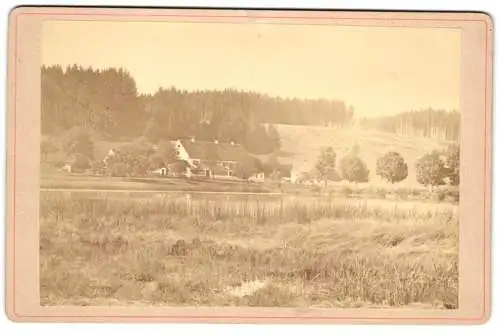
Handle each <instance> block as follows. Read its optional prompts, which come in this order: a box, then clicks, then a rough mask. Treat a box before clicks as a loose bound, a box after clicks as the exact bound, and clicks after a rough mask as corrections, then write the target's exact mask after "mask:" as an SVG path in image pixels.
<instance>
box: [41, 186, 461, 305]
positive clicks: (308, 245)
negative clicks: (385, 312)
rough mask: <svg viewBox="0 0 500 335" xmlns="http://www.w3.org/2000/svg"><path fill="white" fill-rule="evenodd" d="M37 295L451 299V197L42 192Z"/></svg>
mask: <svg viewBox="0 0 500 335" xmlns="http://www.w3.org/2000/svg"><path fill="white" fill-rule="evenodd" d="M40 206H41V208H40V210H41V211H40V213H41V214H40V216H41V217H40V228H41V230H40V280H41V283H40V289H41V304H42V305H129V304H138V305H163V306H259V307H264V306H265V307H340V308H343V307H345V308H349V307H358V308H360V307H365V308H372V307H373V308H388V307H410V308H457V307H458V259H457V257H458V218H457V212H456V206H454V205H451V204H433V205H430V204H423V203H417V202H389V201H387V200H366V199H358V200H355V199H342V198H335V199H319V198H316V199H306V198H294V197H287V198H284V199H283V198H281V197H264V196H255V197H227V196H225V197H214V196H210V197H179V196H165V195H162V196H158V195H155V194H154V193H152V194H151V195H140V196H139V195H135V196H133V195H132V194H120V195H111V194H106V193H95V194H92V195H89V194H88V193H87V194H81V193H78V192H47V193H46V192H42V193H41V199H40Z"/></svg>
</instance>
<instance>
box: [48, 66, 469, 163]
mask: <svg viewBox="0 0 500 335" xmlns="http://www.w3.org/2000/svg"><path fill="white" fill-rule="evenodd" d="M41 96H42V101H41V130H42V134H43V135H48V136H58V134H61V133H63V132H65V131H67V130H68V129H71V128H74V127H80V128H83V129H86V130H88V131H91V132H92V133H94V134H98V136H99V137H101V138H103V139H106V140H112V141H127V140H132V139H135V138H138V137H141V136H145V137H146V138H147V139H148V140H150V141H151V142H153V143H157V142H159V141H160V140H169V139H174V138H186V137H190V136H194V137H196V138H197V139H200V140H213V139H217V140H219V141H221V142H229V141H233V142H235V143H239V144H242V145H243V146H244V147H245V148H246V150H248V151H249V152H251V153H255V154H269V153H272V152H275V151H277V150H279V149H280V147H281V140H280V134H279V133H278V131H277V130H276V127H275V126H274V125H276V124H282V125H298V126H320V127H336V128H347V126H349V125H351V124H352V123H353V118H354V108H353V107H352V106H349V105H347V104H346V103H345V102H343V101H340V100H326V99H290V98H280V97H271V96H268V95H266V94H261V93H255V92H244V91H239V90H234V89H226V90H222V91H208V90H198V91H186V90H179V89H176V88H174V87H171V88H168V89H165V88H159V89H158V90H157V91H156V92H155V93H154V94H142V93H139V92H138V90H137V86H136V82H135V80H134V78H133V77H132V76H131V75H130V73H129V72H127V71H126V70H124V69H122V68H119V69H117V68H108V69H93V68H83V67H81V66H77V65H73V66H68V67H66V68H63V67H61V66H42V67H41ZM359 124H360V125H361V126H362V127H365V128H367V129H372V130H373V129H375V130H377V131H382V132H389V133H391V132H392V133H403V134H412V135H419V136H425V137H434V136H438V137H444V138H445V139H451V140H454V139H456V138H458V136H459V131H460V115H459V113H458V112H453V111H452V112H446V111H435V110H432V109H428V110H424V111H414V112H408V113H404V114H400V115H397V116H393V117H383V118H375V119H362V120H360V122H359Z"/></svg>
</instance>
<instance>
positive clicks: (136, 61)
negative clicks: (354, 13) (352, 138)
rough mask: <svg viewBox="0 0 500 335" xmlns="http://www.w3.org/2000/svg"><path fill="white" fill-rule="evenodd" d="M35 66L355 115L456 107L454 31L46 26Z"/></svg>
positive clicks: (145, 86)
mask: <svg viewBox="0 0 500 335" xmlns="http://www.w3.org/2000/svg"><path fill="white" fill-rule="evenodd" d="M41 48H42V63H43V64H45V65H53V64H61V65H63V66H66V65H68V64H75V63H76V64H79V65H82V66H84V67H87V66H92V67H94V68H105V67H124V68H126V69H127V70H128V71H129V72H130V73H131V74H132V76H133V77H134V78H135V80H136V83H137V88H138V90H139V91H140V92H143V93H148V92H150V93H154V92H155V91H156V90H157V89H158V88H159V87H160V86H163V87H170V86H175V87H178V88H181V89H188V90H194V89H224V88H237V89H243V90H253V91H258V92H262V93H268V94H270V95H278V96H283V97H299V98H308V97H310V98H326V99H340V100H344V101H345V102H346V103H347V104H351V105H353V106H354V109H355V116H357V117H363V116H367V117H373V116H381V115H391V114H396V113H400V112H404V111H407V110H411V109H420V108H427V107H433V108H444V109H457V110H458V109H459V93H460V31H459V30H453V29H428V28H390V29H389V28H382V27H352V26H351V27H348V26H326V25H307V26H306V25H283V24H281V25H276V24H273V25H271V24H224V23H168V22H103V21H99V22H97V21H94V22H92V21H51V22H45V23H44V25H43V32H42V46H41Z"/></svg>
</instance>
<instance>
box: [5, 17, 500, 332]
mask: <svg viewBox="0 0 500 335" xmlns="http://www.w3.org/2000/svg"><path fill="white" fill-rule="evenodd" d="M54 20H60V21H65V20H86V21H101V20H106V21H121V22H123V21H147V22H153V21H155V22H204V23H206V24H211V23H213V22H230V23H240V24H241V23H244V24H258V23H267V24H291V25H340V26H356V27H373V26H376V27H385V28H387V29H398V28H401V27H405V28H408V27H409V28H432V29H457V30H460V32H461V76H460V77H461V83H460V85H461V93H460V97H461V101H460V104H461V109H460V111H461V113H462V128H461V129H462V131H461V132H462V137H461V153H460V154H461V167H462V168H461V176H460V177H461V178H460V179H461V185H460V196H461V199H460V205H459V213H460V218H459V222H460V234H459V262H460V266H459V270H460V283H459V286H460V287H459V292H460V293H459V306H460V307H459V309H457V310H425V309H423V310H409V309H362V308H361V309H286V308H218V307H217V308H215V307H214V308H177V307H175V308H174V307H172V308H166V307H165V308H164V307H161V308H159V307H104V306H103V307H101V306H99V307H90V306H88V307H76V306H75V307H68V306H64V307H63V306H51V307H42V306H40V298H39V247H38V245H39V229H38V212H39V209H38V197H39V162H40V153H39V148H40V62H41V61H40V59H41V56H40V45H41V31H42V26H43V23H44V22H46V21H54ZM492 34H493V25H492V20H491V18H490V17H489V16H488V15H487V14H485V13H465V12H464V13H459V12H449V13H444V12H414V13H412V12H369V11H351V12H349V11H301V10H246V9H242V10H238V9H227V10H215V9H173V8H170V9H158V8H154V9H153V8H151V9H147V8H144V9H141V8H123V9H120V8H104V7H103V8H84V7H82V8H78V7H73V8H69V7H66V8H65V7H18V8H16V9H14V10H13V11H12V12H11V14H10V23H9V44H8V55H9V58H8V59H9V61H8V96H7V98H8V106H7V107H8V108H7V145H8V148H7V153H8V155H7V176H6V178H7V183H6V185H7V189H6V192H7V206H6V223H7V229H6V231H7V237H6V241H7V252H6V256H7V260H6V267H7V268H6V283H7V291H6V298H7V299H6V304H7V305H6V311H7V314H8V317H9V318H10V319H11V320H13V321H20V322H23V321H26V322H71V321H79V322H176V323H179V322H189V323H195V322H202V323H352V324H359V323H369V324H481V323H484V322H486V321H487V320H488V318H489V316H490V308H491V307H490V280H491V272H490V271H491V270H490V267H491V266H490V257H491V255H490V245H491V242H490V241H491V235H490V233H491V226H490V224H491V222H490V220H491V214H490V212H491V154H492V151H491V131H492V122H491V118H492V50H493V45H492V42H493V38H492ZM204 38H207V37H206V36H200V39H204ZM284 61H286V60H284ZM430 80H432V78H430Z"/></svg>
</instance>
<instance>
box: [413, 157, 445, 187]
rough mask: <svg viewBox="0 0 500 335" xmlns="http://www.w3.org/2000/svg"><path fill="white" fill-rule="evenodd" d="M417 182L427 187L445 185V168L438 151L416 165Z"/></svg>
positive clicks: (422, 158) (423, 158)
mask: <svg viewBox="0 0 500 335" xmlns="http://www.w3.org/2000/svg"><path fill="white" fill-rule="evenodd" d="M416 168H417V182H419V183H420V184H422V185H425V186H429V185H431V186H438V185H443V184H444V178H445V176H446V171H445V166H444V163H443V160H442V159H441V155H440V153H439V152H437V151H433V152H431V153H429V154H426V155H424V156H422V157H421V158H420V159H419V160H418V161H417V164H416Z"/></svg>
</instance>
